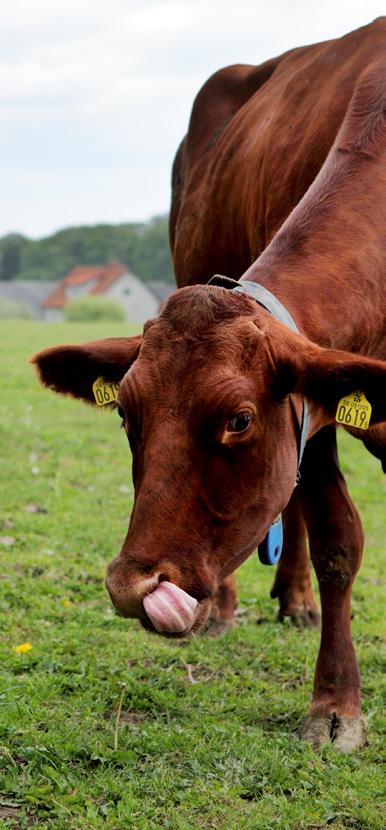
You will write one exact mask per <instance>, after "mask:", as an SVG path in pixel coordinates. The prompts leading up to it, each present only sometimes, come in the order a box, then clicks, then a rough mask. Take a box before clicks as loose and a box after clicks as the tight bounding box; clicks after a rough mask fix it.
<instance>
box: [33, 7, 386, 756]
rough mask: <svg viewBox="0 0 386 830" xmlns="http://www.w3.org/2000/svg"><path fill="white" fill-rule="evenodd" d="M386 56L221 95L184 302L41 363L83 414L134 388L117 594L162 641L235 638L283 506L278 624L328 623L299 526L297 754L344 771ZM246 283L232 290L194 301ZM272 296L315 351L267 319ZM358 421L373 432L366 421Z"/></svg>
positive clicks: (385, 403) (356, 704)
mask: <svg viewBox="0 0 386 830" xmlns="http://www.w3.org/2000/svg"><path fill="white" fill-rule="evenodd" d="M385 45H386V23H385V21H384V20H380V21H376V22H375V23H374V24H372V25H371V26H369V27H366V28H364V29H361V30H359V31H358V32H354V33H352V34H351V35H348V36H347V37H346V38H342V39H341V40H338V41H334V42H329V43H326V44H318V45H316V46H311V47H305V48H302V49H298V50H294V51H292V52H289V53H287V54H286V55H284V56H283V57H282V58H279V59H275V60H273V61H269V62H268V63H266V64H264V65H263V66H262V67H259V68H257V69H255V68H252V67H232V68H230V69H227V70H223V71H222V72H220V73H218V74H217V75H215V76H214V77H213V78H212V79H210V80H209V81H208V83H207V85H206V86H205V87H204V88H203V90H202V91H201V93H200V94H199V96H198V98H197V100H196V102H195V105H194V109H193V115H192V119H191V125H190V128H189V133H188V136H187V137H186V139H185V141H184V142H183V145H182V146H181V148H180V150H179V153H178V157H177V161H176V164H175V170H174V202H173V209H172V222H171V226H172V228H171V230H172V232H171V237H172V245H173V251H174V259H175V266H176V273H177V279H178V281H179V284H180V285H187V287H184V288H181V290H179V291H177V292H176V293H175V294H173V295H172V297H171V298H170V299H169V300H168V301H167V303H166V304H165V305H164V307H163V309H162V310H161V313H160V314H159V316H158V317H157V318H156V319H155V320H152V321H150V322H149V323H148V324H146V326H145V328H144V335H143V338H139V337H137V338H127V339H125V338H112V339H110V340H104V341H97V342H96V343H87V344H84V345H83V346H62V347H56V348H53V349H48V350H45V351H44V352H41V353H40V354H38V355H37V356H36V357H35V359H34V360H35V362H36V364H37V367H38V371H39V374H40V378H41V380H42V382H43V383H44V384H45V385H47V386H49V387H51V388H53V389H54V390H55V391H57V392H61V393H65V394H66V393H67V394H72V395H73V396H75V397H79V398H83V399H84V400H86V401H88V402H93V401H94V395H93V391H92V387H93V384H94V382H95V380H96V378H98V377H100V376H102V377H104V378H105V379H106V380H108V381H111V382H112V381H121V382H120V386H119V395H118V399H117V404H118V412H119V414H120V416H121V417H122V419H123V422H124V425H125V429H126V431H127V434H128V438H129V441H130V445H131V449H132V453H133V479H134V486H135V502H134V508H133V512H132V516H131V520H130V525H129V529H128V533H127V537H126V540H125V542H124V544H123V547H122V551H121V553H120V554H119V556H118V557H117V558H116V559H115V560H114V561H113V562H112V563H111V565H110V566H109V568H108V571H107V580H106V581H107V587H108V590H109V592H110V594H111V597H112V600H113V602H114V605H115V606H116V607H117V608H118V609H119V611H120V612H121V613H122V614H123V615H125V616H130V617H137V618H139V619H140V620H141V621H142V622H143V624H144V625H145V626H146V627H147V628H149V629H151V630H153V631H154V630H155V631H158V632H160V633H162V634H164V635H167V636H173V635H174V636H181V635H185V634H187V633H189V632H191V631H197V630H198V629H200V628H202V627H203V626H204V625H205V624H206V623H207V621H208V619H209V618H210V617H214V618H217V619H219V620H220V621H223V622H224V621H225V622H226V621H229V620H231V619H232V616H233V612H234V606H235V591H234V576H233V573H234V571H235V569H236V568H237V567H238V565H239V564H241V562H243V561H244V560H245V559H246V558H247V557H248V556H249V555H250V553H251V552H252V551H253V550H254V549H255V548H256V545H257V544H259V543H260V542H261V541H262V539H263V538H264V537H265V535H266V533H267V531H268V529H269V527H270V525H271V524H272V522H273V521H274V520H275V518H276V517H277V515H278V514H279V513H281V512H282V511H283V510H284V509H285V508H286V506H287V505H288V509H287V518H286V530H287V531H288V533H287V537H288V536H289V537H290V538H292V539H293V540H295V546H294V551H293V552H292V554H291V551H290V549H289V546H288V542H287V544H286V550H285V556H284V560H283V566H282V568H281V570H279V577H278V579H277V581H276V588H275V591H276V593H278V594H279V596H280V599H281V603H282V611H283V613H284V612H285V611H286V610H287V611H289V610H290V605H291V602H292V603H293V604H294V605H295V606H296V603H298V607H301V606H302V604H303V605H305V607H306V610H307V611H308V612H312V610H313V607H312V605H313V597H312V595H309V586H308V566H307V564H306V557H305V540H304V536H305V533H304V522H305V525H306V527H307V532H308V536H309V542H310V550H311V556H312V559H313V562H314V565H315V569H316V572H317V576H318V580H319V586H320V595H321V606H322V637H321V646H320V652H319V657H318V661H317V667H316V674H315V686H314V694H313V700H312V704H311V709H310V713H309V715H308V716H307V718H306V720H305V722H304V724H303V727H302V735H303V737H304V738H305V739H307V740H309V741H311V742H312V743H313V744H314V745H316V746H318V745H320V744H322V743H324V742H326V741H328V740H329V739H330V738H331V737H332V738H334V740H335V746H336V747H337V748H339V749H342V750H344V751H347V750H349V749H352V748H354V747H356V746H360V745H361V744H362V742H363V740H364V725H363V718H362V715H361V709H360V688H359V686H360V684H359V672H358V667H357V663H356V658H355V653H354V650H353V645H352V641H351V633H350V595H351V588H352V583H353V580H354V577H355V574H356V572H357V570H358V567H359V564H360V560H361V555H362V547H363V533H362V529H361V523H360V519H359V516H358V514H357V511H356V509H355V507H354V505H353V503H352V501H351V499H350V497H349V495H348V492H347V488H346V485H345V482H344V478H343V476H342V473H341V471H340V468H339V463H338V458H337V452H336V442H335V426H334V424H335V417H336V412H337V409H338V408H339V410H340V408H341V404H340V401H341V399H342V398H343V396H348V395H350V394H351V393H355V392H357V391H360V392H361V393H362V394H364V395H365V396H366V398H367V400H368V401H369V402H370V403H371V406H372V414H371V427H370V429H369V430H368V431H367V432H366V433H362V432H360V430H359V429H356V430H354V432H355V433H356V434H357V435H358V436H359V435H362V434H364V435H366V442H367V445H368V446H369V448H370V449H371V450H372V451H374V452H375V454H377V455H378V456H379V457H381V458H382V459H383V461H385V457H386V456H385V451H384V441H383V436H384V432H382V430H383V429H384V427H382V426H381V424H382V422H383V421H385V420H386V396H385V391H386V329H385V311H386V302H385V279H384V270H385V261H386V242H385V239H386V235H385V229H386V202H385V199H384V193H385V187H386V159H385V154H386V62H385V60H384V50H385ZM310 116H311V117H310ZM294 205H296V207H295V208H294V209H293V210H292V212H291V209H292V208H293V207H294ZM263 249H264V250H263ZM256 257H257V258H256ZM251 263H252V264H251ZM245 269H247V270H246V271H245ZM243 270H244V271H245V272H244V273H243V275H242V277H241V279H240V284H239V285H237V286H236V288H235V287H234V286H233V284H231V289H232V290H228V289H227V288H225V287H221V286H222V285H225V284H226V283H222V282H221V280H220V283H219V284H217V285H213V284H212V285H189V283H196V282H202V281H204V280H206V279H207V278H208V276H210V274H211V273H212V272H213V271H223V272H225V273H227V274H228V275H230V276H231V277H237V276H239V275H240V273H241V272H242V271H243ZM249 283H252V284H253V285H252V286H250V285H249ZM256 284H263V286H265V288H266V289H269V291H270V292H272V293H273V295H274V296H275V297H276V298H277V299H278V300H280V301H281V303H282V304H283V305H284V306H285V308H286V309H287V310H288V311H289V313H290V315H291V316H292V318H293V319H294V320H295V322H296V324H297V327H298V329H299V332H300V333H296V332H294V331H292V330H291V329H290V328H288V327H287V325H285V324H284V323H283V322H281V321H280V320H278V319H275V316H274V315H272V314H271V313H270V312H269V311H267V310H266V308H264V307H263V306H262V305H260V304H259V303H257V302H256V300H255V299H254V297H253V294H254V291H253V287H254V285H256ZM304 401H307V402H308V406H309V416H310V417H309V428H308V444H307V447H306V450H305V453H304V458H303V461H302V466H301V481H300V485H299V486H298V487H296V482H297V468H298V463H299V433H300V423H301V420H302V412H303V406H304ZM346 411H347V413H348V416H347V417H348V423H354V424H355V423H357V420H356V421H354V422H353V421H352V415H351V412H359V410H358V409H355V407H352V408H351V405H350V407H348V408H346V410H345V412H346ZM355 417H356V419H357V417H358V416H357V415H356V416H355ZM377 424H378V425H380V426H376V425H377ZM362 426H363V423H362ZM295 487H296V489H295ZM293 574H295V576H293ZM299 574H300V576H299ZM303 582H304V585H303V584H302V583H303ZM286 592H287V594H288V597H287V598H286ZM296 592H298V593H299V597H297V595H296ZM286 603H287V605H286ZM295 616H296V615H295Z"/></svg>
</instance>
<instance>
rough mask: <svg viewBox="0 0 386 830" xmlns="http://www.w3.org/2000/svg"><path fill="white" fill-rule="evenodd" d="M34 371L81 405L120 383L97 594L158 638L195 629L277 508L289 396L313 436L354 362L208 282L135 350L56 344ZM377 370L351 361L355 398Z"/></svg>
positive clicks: (283, 492)
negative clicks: (114, 488)
mask: <svg viewBox="0 0 386 830" xmlns="http://www.w3.org/2000/svg"><path fill="white" fill-rule="evenodd" d="M76 349H77V350H78V351H76V352H74V350H76ZM334 356H335V357H334ZM336 356H337V357H336ZM342 356H344V358H345V362H344V364H343V363H342ZM334 359H335V363H334ZM35 362H36V363H37V364H38V368H39V372H40V376H41V379H42V380H43V382H44V383H46V384H47V385H49V386H51V387H53V388H55V389H56V390H57V391H61V392H70V393H72V394H75V395H77V396H81V397H83V398H85V399H87V400H91V399H92V392H91V387H92V383H93V381H94V380H95V378H96V377H98V376H99V375H101V374H102V375H104V376H105V377H107V378H108V379H111V380H117V379H119V378H122V380H121V384H120V388H119V395H118V399H117V406H118V414H119V416H120V417H121V418H122V421H123V424H124V427H125V430H126V432H127V436H128V439H129V442H130V446H131V450H132V455H133V480H134V489H135V500H134V507H133V512H132V515H131V519H130V525H129V529H128V533H127V536H126V539H125V542H124V544H123V547H122V550H121V552H120V554H119V556H118V557H117V558H116V559H114V560H113V562H112V563H111V564H110V565H109V567H108V570H107V578H106V584H107V588H108V590H109V592H110V595H111V598H112V601H113V603H114V605H115V606H116V608H117V609H118V610H119V611H120V612H121V613H122V614H123V615H124V616H129V617H137V618H139V619H141V620H142V622H143V624H144V625H145V626H146V627H148V628H153V629H155V630H157V631H159V632H161V633H164V634H169V635H170V634H186V633H187V632H189V631H194V630H197V629H198V628H200V627H201V626H202V625H203V624H204V623H205V621H206V619H207V617H208V615H209V613H210V608H211V598H212V597H213V596H214V594H215V592H216V590H217V588H218V586H219V585H220V583H221V582H222V580H223V579H224V578H225V577H226V576H228V575H229V574H230V573H232V572H233V571H234V570H235V569H236V568H237V566H238V565H239V564H240V563H241V562H243V561H244V560H245V559H246V558H247V556H248V555H249V554H250V553H251V552H252V551H253V550H254V549H255V547H256V545H257V544H258V543H259V542H261V541H262V539H263V538H264V536H265V534H266V532H267V530H268V528H269V527H270V525H271V523H272V522H273V521H274V519H275V518H276V516H277V515H278V513H280V512H281V511H282V510H283V508H284V507H285V506H286V504H287V502H288V500H289V498H290V496H291V493H292V490H293V488H294V486H295V478H296V469H297V461H298V454H297V443H298V433H299V418H300V411H301V398H300V393H301V392H302V393H304V392H305V393H307V394H308V395H309V397H312V398H314V399H316V401H317V405H316V406H314V410H313V411H314V414H313V419H312V422H313V429H316V428H319V427H320V426H321V425H323V424H325V423H329V422H330V421H331V420H332V418H333V414H334V413H335V410H336V405H337V402H338V400H339V397H340V396H341V394H345V393H346V392H347V391H353V388H355V387H356V381H355V380H354V379H351V378H350V371H349V368H348V363H349V364H350V366H351V363H352V364H354V363H355V358H354V357H352V356H351V355H348V356H347V355H345V353H343V352H332V351H328V350H323V349H319V348H318V347H316V346H314V345H313V344H311V343H309V341H307V340H305V339H303V338H300V337H299V336H297V335H294V334H293V333H292V332H289V331H288V330H287V329H286V328H285V327H284V326H282V325H281V324H280V323H277V322H276V321H275V320H273V319H272V318H271V317H270V316H269V315H268V313H266V312H264V311H263V310H260V309H259V307H257V306H256V304H255V303H254V302H253V301H251V300H249V299H247V298H246V297H244V296H242V295H239V294H233V293H232V294H231V293H230V292H228V291H226V290H224V289H222V288H216V287H210V288H208V287H206V286H202V287H200V286H195V287H193V288H186V289H182V290H180V291H178V292H176V293H175V294H174V295H173V296H172V297H171V298H170V300H169V301H168V302H167V304H166V305H165V307H164V309H163V311H162V313H161V314H160V315H159V317H157V318H156V319H155V320H154V321H151V322H150V323H149V324H147V326H145V331H144V337H143V341H142V343H141V342H140V340H139V339H138V338H135V339H132V340H131V341H125V340H123V339H122V341H121V340H110V341H99V342H98V343H96V344H86V345H85V346H84V347H60V348H57V349H53V350H48V351H46V352H42V353H41V354H40V355H37V357H36V358H35ZM71 362H72V366H71ZM364 363H365V364H366V366H365V368H364V367H363V364H364ZM376 363H377V362H376V361H366V359H362V358H358V359H356V363H355V367H356V371H357V375H358V371H359V376H360V377H361V379H362V376H363V382H361V387H362V389H364V379H365V377H366V378H367V382H368V379H369V376H371V373H370V375H369V364H371V365H374V366H375V365H376ZM377 365H379V366H380V369H379V374H382V373H383V375H382V378H383V383H384V377H385V365H384V364H377ZM351 368H353V367H351ZM339 373H340V374H339ZM340 375H341V376H342V378H341V382H339V378H340ZM354 375H355V371H354ZM359 376H358V377H359ZM81 389H83V391H81ZM364 391H366V389H364ZM290 393H291V394H290Z"/></svg>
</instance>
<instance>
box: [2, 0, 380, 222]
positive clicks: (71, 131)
mask: <svg viewBox="0 0 386 830" xmlns="http://www.w3.org/2000/svg"><path fill="white" fill-rule="evenodd" d="M382 11H385V3H384V2H383V0H367V2H363V0H324V2H323V3H320V2H317V3H316V2H313V0H232V2H230V0H109V2H106V0H2V2H1V4H0V32H1V34H0V40H1V48H0V90H1V92H0V106H1V117H0V183H1V191H0V200H1V201H0V235H3V234H5V233H8V232H10V231H16V230H17V231H21V232H23V233H25V234H27V235H30V236H33V237H38V236H44V235H48V234H50V233H51V232H53V231H54V230H57V229H59V228H63V227H66V226H68V225H79V224H93V223H95V222H125V221H135V220H142V219H147V218H148V217H150V216H152V215H155V214H157V213H163V212H165V211H167V210H168V206H169V180H170V168H171V164H172V159H173V155H174V152H175V150H176V147H177V145H178V143H179V141H180V140H181V138H182V136H183V134H184V132H185V130H186V126H187V121H188V117H189V111H190V107H191V103H192V100H193V97H194V95H195V94H196V92H197V91H198V89H199V87H200V86H201V84H202V83H203V82H204V81H205V80H206V78H207V77H208V76H209V75H210V74H211V73H212V72H214V71H215V70H216V69H218V68H220V67H221V66H225V65H227V64H231V63H261V62H262V61H263V60H265V59H266V58H268V57H272V56H273V55H275V54H280V53H281V52H283V51H285V50H286V49H289V48H291V47H293V46H299V45H301V44H305V43H312V42H315V41H318V40H324V39H327V38H331V37H337V36H340V35H342V34H344V33H346V32H347V31H350V30H352V29H355V28H357V27H358V26H361V25H363V24H365V23H367V22H369V21H370V20H372V19H373V18H374V17H377V16H379V15H381V14H382Z"/></svg>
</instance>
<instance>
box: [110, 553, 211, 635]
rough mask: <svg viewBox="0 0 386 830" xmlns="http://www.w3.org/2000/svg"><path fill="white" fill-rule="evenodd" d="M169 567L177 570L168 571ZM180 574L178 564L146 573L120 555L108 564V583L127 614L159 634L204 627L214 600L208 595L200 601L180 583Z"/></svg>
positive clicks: (119, 608)
mask: <svg viewBox="0 0 386 830" xmlns="http://www.w3.org/2000/svg"><path fill="white" fill-rule="evenodd" d="M167 570H172V571H173V573H172V574H170V575H168V574H167V573H166V571H167ZM178 577H179V574H178V573H177V572H176V568H175V566H173V567H172V568H170V569H165V568H162V569H161V568H156V569H155V570H154V572H153V573H151V574H144V573H141V572H140V571H138V569H136V568H133V566H132V565H130V563H128V562H127V561H126V562H123V561H122V558H121V557H118V558H117V559H114V561H113V562H111V564H110V565H109V566H108V568H107V574H106V587H107V590H108V592H109V594H110V597H111V601H112V603H113V605H114V607H115V608H116V609H117V611H118V612H119V613H120V614H121V615H122V616H123V617H134V618H136V619H139V620H140V621H141V622H142V624H143V625H144V627H145V628H146V629H148V630H152V631H155V632H157V633H158V634H163V635H166V636H177V637H181V636H186V635H187V634H189V633H190V632H192V631H196V630H198V629H199V628H201V627H202V625H203V624H204V623H205V622H206V620H207V618H208V616H209V612H210V607H211V601H210V599H209V598H206V599H204V600H201V601H200V602H199V601H198V600H197V599H196V598H195V597H193V596H192V595H191V594H190V593H188V592H187V591H185V590H184V589H183V588H181V587H179V585H178V584H177V583H178V582H181V581H182V580H181V578H178ZM210 593H211V592H210V591H208V592H207V594H208V595H209V594H210Z"/></svg>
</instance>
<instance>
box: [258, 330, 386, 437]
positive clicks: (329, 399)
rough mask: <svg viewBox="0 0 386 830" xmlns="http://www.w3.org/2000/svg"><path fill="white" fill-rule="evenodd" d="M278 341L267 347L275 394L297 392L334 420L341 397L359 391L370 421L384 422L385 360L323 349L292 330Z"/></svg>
mask: <svg viewBox="0 0 386 830" xmlns="http://www.w3.org/2000/svg"><path fill="white" fill-rule="evenodd" d="M280 340H281V342H280V345H279V348H278V349H275V346H274V347H273V349H272V350H271V349H270V352H271V357H272V358H273V360H274V363H275V376H276V386H277V389H278V391H279V394H288V393H289V392H299V393H301V394H303V395H304V396H305V397H306V398H308V400H309V401H311V402H313V403H315V404H316V405H319V406H321V407H323V409H324V410H325V412H326V413H327V415H328V416H329V417H330V418H331V420H335V417H336V413H337V409H338V404H339V402H340V401H341V400H342V398H345V397H347V396H348V395H352V394H353V393H355V392H362V393H363V394H364V395H365V397H366V399H367V401H368V402H369V403H370V404H371V407H372V413H371V424H376V423H380V422H382V421H386V361H383V360H373V359H371V358H367V357H362V356H361V355H358V354H351V352H344V351H339V350H337V349H324V348H321V347H320V346H317V345H316V344H315V343H312V342H311V341H309V340H307V339H306V338H304V337H302V336H299V335H296V334H292V332H289V333H288V335H287V336H286V338H285V341H284V339H283V338H281V339H280ZM284 342H285V346H284ZM275 352H276V354H275ZM351 425H352V424H351Z"/></svg>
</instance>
